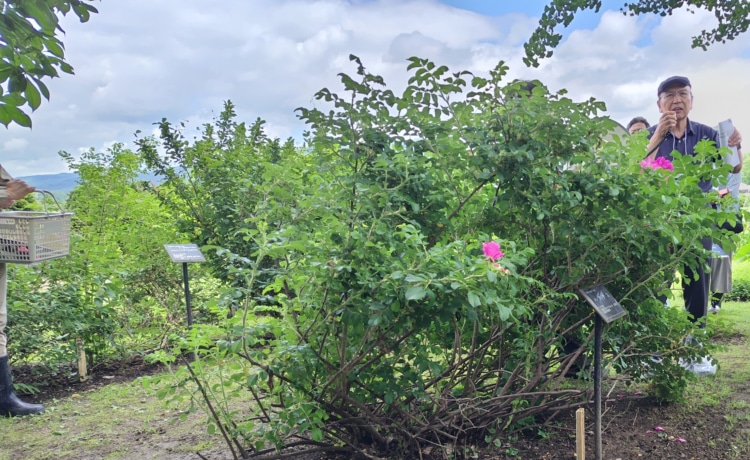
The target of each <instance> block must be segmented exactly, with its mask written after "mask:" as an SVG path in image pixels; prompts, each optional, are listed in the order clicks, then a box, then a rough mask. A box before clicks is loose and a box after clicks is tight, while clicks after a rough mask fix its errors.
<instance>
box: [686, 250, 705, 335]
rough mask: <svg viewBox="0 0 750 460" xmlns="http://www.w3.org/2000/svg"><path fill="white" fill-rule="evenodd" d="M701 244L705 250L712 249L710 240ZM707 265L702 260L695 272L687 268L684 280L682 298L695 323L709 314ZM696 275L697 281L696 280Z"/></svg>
mask: <svg viewBox="0 0 750 460" xmlns="http://www.w3.org/2000/svg"><path fill="white" fill-rule="evenodd" d="M701 242H702V243H703V247H704V248H705V249H709V250H710V249H711V239H710V238H703V239H702V240H701ZM707 263H708V261H707V260H705V259H702V258H701V259H700V260H699V261H698V267H697V269H696V270H695V271H693V270H692V269H691V268H690V267H687V266H686V267H685V276H683V278H682V296H683V297H684V300H685V310H687V311H688V313H690V314H691V315H693V318H692V321H693V322H696V321H699V320H701V319H702V318H704V317H705V316H706V314H707V312H708V290H709V279H708V276H706V270H705V266H706V264H707ZM696 275H697V279H695V277H696Z"/></svg>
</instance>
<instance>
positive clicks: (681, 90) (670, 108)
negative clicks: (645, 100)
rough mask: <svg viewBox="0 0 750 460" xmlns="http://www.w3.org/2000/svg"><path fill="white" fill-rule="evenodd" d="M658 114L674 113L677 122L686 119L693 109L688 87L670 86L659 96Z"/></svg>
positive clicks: (690, 92)
mask: <svg viewBox="0 0 750 460" xmlns="http://www.w3.org/2000/svg"><path fill="white" fill-rule="evenodd" d="M657 105H658V106H659V112H661V113H664V112H674V113H675V115H676V116H677V119H678V120H682V119H685V118H687V116H688V113H690V109H692V108H693V92H692V91H691V89H690V87H689V86H670V87H668V88H666V89H665V90H664V91H662V93H661V94H659V100H658V101H657Z"/></svg>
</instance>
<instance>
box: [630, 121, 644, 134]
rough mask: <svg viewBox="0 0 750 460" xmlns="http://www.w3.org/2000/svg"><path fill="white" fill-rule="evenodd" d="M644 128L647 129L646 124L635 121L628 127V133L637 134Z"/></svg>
mask: <svg viewBox="0 0 750 460" xmlns="http://www.w3.org/2000/svg"><path fill="white" fill-rule="evenodd" d="M642 129H646V124H645V123H641V122H640V121H639V122H638V123H633V124H632V125H630V128H628V133H629V134H635V133H637V132H638V131H640V130H642Z"/></svg>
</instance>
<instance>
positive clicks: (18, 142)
mask: <svg viewBox="0 0 750 460" xmlns="http://www.w3.org/2000/svg"><path fill="white" fill-rule="evenodd" d="M28 145H29V141H28V140H26V139H22V138H19V137H14V138H11V139H8V140H7V141H5V142H3V151H6V152H7V151H13V150H23V149H24V148H26V146H28Z"/></svg>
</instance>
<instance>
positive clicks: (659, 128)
mask: <svg viewBox="0 0 750 460" xmlns="http://www.w3.org/2000/svg"><path fill="white" fill-rule="evenodd" d="M675 126H677V114H676V113H675V112H664V113H662V114H661V117H659V123H658V124H657V125H656V130H655V131H654V135H653V136H652V139H653V138H657V139H659V141H661V140H662V139H664V136H666V135H667V133H668V132H669V131H670V130H671V129H672V128H674V127H675Z"/></svg>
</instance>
